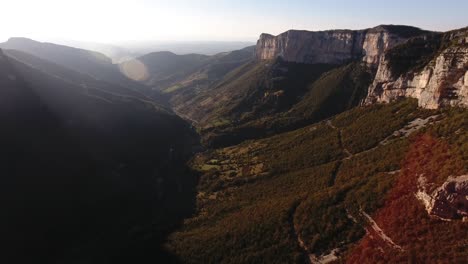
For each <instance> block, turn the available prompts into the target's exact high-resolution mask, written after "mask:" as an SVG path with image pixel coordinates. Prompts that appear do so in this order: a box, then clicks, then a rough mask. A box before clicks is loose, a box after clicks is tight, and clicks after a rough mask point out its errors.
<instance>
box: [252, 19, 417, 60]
mask: <svg viewBox="0 0 468 264" xmlns="http://www.w3.org/2000/svg"><path fill="white" fill-rule="evenodd" d="M423 32H424V31H422V30H419V29H417V28H413V27H406V26H378V27H375V28H372V29H365V30H354V31H353V30H329V31H318V32H312V31H298V30H290V31H287V32H285V33H283V34H280V35H278V36H272V35H269V34H262V35H261V36H260V39H259V40H258V42H257V48H256V57H257V59H259V60H271V59H275V58H277V57H281V58H282V59H284V60H286V61H289V62H298V63H310V64H312V63H327V64H341V63H345V62H347V61H350V60H356V59H361V58H362V60H363V61H364V62H366V63H368V64H369V65H374V66H377V65H378V63H379V61H380V58H381V56H382V54H383V53H384V52H385V51H386V50H388V49H390V48H392V47H394V46H395V45H398V44H400V43H403V42H404V41H406V40H407V39H408V38H409V37H412V36H416V35H419V34H422V33H423Z"/></svg>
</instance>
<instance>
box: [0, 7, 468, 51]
mask: <svg viewBox="0 0 468 264" xmlns="http://www.w3.org/2000/svg"><path fill="white" fill-rule="evenodd" d="M0 8H1V10H2V11H1V13H2V14H1V15H0V25H1V31H0V41H4V40H6V39H7V38H8V37H12V36H24V37H30V38H34V39H38V40H52V39H70V40H81V41H93V42H104V43H118V42H121V41H134V40H182V41H183V40H229V41H231V40H242V41H244V40H246V41H254V40H256V39H257V37H258V36H259V35H260V33H262V32H268V33H272V34H279V33H281V32H284V31H286V30H288V29H291V28H295V29H307V30H324V29H334V28H350V29H361V28H367V27H372V26H375V25H378V24H408V25H414V26H418V27H422V28H425V29H431V30H440V31H444V30H448V29H454V28H459V27H464V26H468V15H467V13H466V12H467V10H468V1H466V0H444V1H440V0H352V1H351V0H281V1H280V0H167V1H163V0H151V1H150V0H1V2H0Z"/></svg>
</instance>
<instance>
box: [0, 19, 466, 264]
mask: <svg viewBox="0 0 468 264" xmlns="http://www.w3.org/2000/svg"><path fill="white" fill-rule="evenodd" d="M467 45H468V29H467V28H461V29H458V30H453V31H448V32H432V31H426V30H422V29H419V28H416V27H411V26H396V25H380V26H377V27H373V28H368V29H362V30H327V31H300V30H289V31H287V32H284V33H282V34H279V35H277V36H273V35H270V34H262V35H261V36H260V38H259V40H258V42H257V44H256V46H250V47H245V48H243V49H240V50H235V51H231V52H222V53H218V54H210V55H204V54H175V53H172V52H169V51H158V52H150V53H148V54H146V55H141V56H138V57H136V56H135V57H134V58H132V59H129V60H125V61H119V63H114V62H113V61H112V59H110V58H108V57H107V56H105V55H103V54H101V53H99V52H94V51H88V50H84V49H79V48H72V47H67V46H63V45H57V44H53V43H44V42H38V41H34V40H31V39H26V38H11V39H9V40H8V41H7V42H4V43H0V48H1V50H0V110H1V111H0V123H1V124H2V127H3V128H4V129H2V130H1V131H0V144H1V146H2V148H3V151H1V152H0V153H1V155H0V158H1V160H2V161H4V162H2V166H1V170H2V172H3V173H4V174H5V176H4V177H2V178H1V179H0V186H1V187H0V188H1V192H0V193H1V195H2V197H1V198H2V199H1V200H2V202H3V203H4V204H3V208H4V211H5V214H6V217H4V218H3V219H2V220H1V221H0V231H1V233H2V236H3V238H2V239H4V241H5V242H6V241H8V242H9V246H8V247H6V252H5V253H4V254H1V256H0V259H1V261H2V262H5V263H32V262H35V263H447V262H450V263H464V262H465V261H466V260H467V259H468V255H467V252H468V251H467V245H468V236H467V232H466V230H468V229H467V217H468V209H467V208H468V207H467V205H468V203H467V200H466V195H467V193H468V184H467V178H466V175H467V169H468V166H467V158H468V143H467V142H468V131H467V129H466V128H467V127H468V124H467V121H468V113H467V111H466V107H467V105H468V75H467V72H468V63H467V61H468V52H467V51H468V50H467ZM447 260H449V261H447Z"/></svg>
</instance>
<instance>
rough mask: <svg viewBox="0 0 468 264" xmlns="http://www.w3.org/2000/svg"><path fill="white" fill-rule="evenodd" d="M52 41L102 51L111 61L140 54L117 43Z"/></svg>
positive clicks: (114, 61) (122, 60) (123, 59)
mask: <svg viewBox="0 0 468 264" xmlns="http://www.w3.org/2000/svg"><path fill="white" fill-rule="evenodd" d="M54 43H56V44H61V45H65V46H69V47H75V48H79V49H84V50H91V51H95V52H99V53H102V54H104V55H106V56H107V57H109V58H110V59H112V62H113V63H121V62H124V61H127V60H131V59H133V58H136V57H138V56H141V54H139V53H135V52H133V51H131V50H129V49H127V48H124V47H120V46H117V45H110V44H104V43H95V42H84V41H74V40H58V41H54Z"/></svg>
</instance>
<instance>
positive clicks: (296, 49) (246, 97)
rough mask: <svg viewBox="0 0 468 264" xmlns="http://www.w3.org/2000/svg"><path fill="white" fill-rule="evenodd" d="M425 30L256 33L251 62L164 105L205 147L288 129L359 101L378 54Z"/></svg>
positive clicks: (381, 28) (387, 28) (386, 28)
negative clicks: (194, 127)
mask: <svg viewBox="0 0 468 264" xmlns="http://www.w3.org/2000/svg"><path fill="white" fill-rule="evenodd" d="M429 33H430V32H428V31H424V30H421V29H418V28H414V27H409V26H394V25H382V26H378V27H375V28H371V29H365V30H357V31H352V30H333V31H322V32H310V31H294V30H291V31H288V32H285V33H283V34H280V35H279V36H276V37H275V36H271V35H268V34H262V35H261V36H260V39H259V41H258V42H257V46H256V49H255V57H254V60H252V61H251V62H249V63H247V64H244V65H243V66H240V67H239V68H237V69H234V70H232V71H231V72H229V73H228V74H226V75H224V77H223V79H221V80H219V81H217V82H214V83H213V84H212V85H211V86H210V87H209V88H205V89H203V90H202V91H200V92H198V93H197V94H196V95H195V96H192V97H190V98H184V99H185V100H171V103H172V105H173V106H174V108H175V110H176V111H177V112H178V113H179V114H181V115H183V116H184V117H186V118H187V119H189V120H193V121H195V124H196V125H197V127H199V129H201V130H203V131H204V133H202V134H204V135H203V137H204V142H205V144H207V145H212V146H226V145H229V144H237V143H240V142H241V141H242V140H245V139H249V138H258V137H262V136H265V135H268V134H273V133H278V132H282V131H288V130H291V129H296V128H299V127H302V126H304V125H307V124H311V123H313V122H317V121H320V120H322V119H325V118H328V117H331V116H333V115H335V114H338V113H340V112H343V111H345V110H349V109H351V108H352V107H355V106H357V105H359V104H360V103H361V101H362V100H364V99H365V97H366V91H367V89H368V87H369V86H370V84H371V83H372V80H373V76H374V74H375V71H376V68H377V66H378V63H379V61H380V59H381V57H382V56H383V54H384V53H385V52H386V51H388V50H390V49H391V48H393V47H395V46H398V44H402V43H404V42H405V41H406V40H408V39H409V38H411V37H415V36H421V35H426V34H429Z"/></svg>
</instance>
